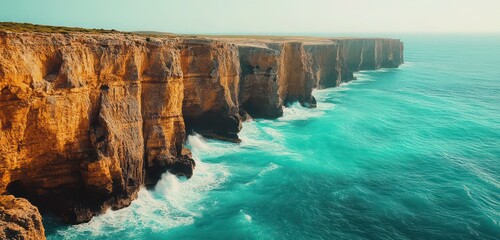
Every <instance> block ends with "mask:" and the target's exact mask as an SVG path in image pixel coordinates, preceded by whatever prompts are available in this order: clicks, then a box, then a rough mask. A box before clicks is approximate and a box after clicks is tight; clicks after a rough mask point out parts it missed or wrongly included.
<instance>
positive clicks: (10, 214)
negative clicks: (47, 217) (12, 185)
mask: <svg viewBox="0 0 500 240" xmlns="http://www.w3.org/2000/svg"><path fill="white" fill-rule="evenodd" d="M0 239H27V240H28V239H29V240H31V239H32V240H40V239H45V230H44V228H43V224H42V217H41V216H40V213H39V212H38V209H37V208H36V207H35V206H33V205H31V203H30V202H28V200H26V199H22V198H15V197H14V196H12V195H0Z"/></svg>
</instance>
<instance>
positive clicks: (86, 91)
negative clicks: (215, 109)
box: [0, 33, 194, 222]
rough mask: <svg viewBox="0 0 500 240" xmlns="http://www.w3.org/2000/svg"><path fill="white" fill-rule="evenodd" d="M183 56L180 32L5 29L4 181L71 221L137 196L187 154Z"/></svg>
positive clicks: (1, 58)
mask: <svg viewBox="0 0 500 240" xmlns="http://www.w3.org/2000/svg"><path fill="white" fill-rule="evenodd" d="M179 58H180V51H179V50H178V49H177V40H175V39H172V40H170V39H169V40H160V39H156V40H153V41H149V42H147V41H145V40H144V39H142V38H139V37H133V36H124V35H91V34H73V35H62V34H14V33H2V34H1V35H0V91H1V95H0V106H1V107H0V129H1V132H0V133H1V135H0V143H1V149H0V150H1V154H0V170H1V171H0V179H1V181H0V191H1V192H5V191H8V192H10V193H13V194H16V195H18V196H24V197H27V198H28V199H30V200H31V201H33V202H34V203H36V204H37V205H39V206H43V207H44V208H47V209H51V210H52V211H54V212H56V213H58V214H59V215H61V216H63V218H64V219H65V220H66V221H68V222H85V221H89V220H90V218H91V217H92V216H93V215H95V214H98V213H100V212H103V211H104V210H105V209H107V208H110V207H111V208H121V207H124V206H128V205H129V204H130V201H131V200H133V199H134V198H135V197H136V195H137V191H138V190H139V188H140V186H142V185H143V184H144V183H145V181H147V182H148V183H150V184H154V183H155V181H156V180H158V179H159V177H160V175H161V173H162V172H164V171H165V170H168V169H169V168H172V167H173V166H175V165H176V162H177V161H178V160H179V161H180V159H185V158H186V157H187V156H183V155H182V149H183V142H184V139H185V128H184V121H183V118H182V100H183V79H182V77H183V75H182V69H181V62H180V59H179ZM192 166H194V164H193V165H192ZM191 172H192V170H191Z"/></svg>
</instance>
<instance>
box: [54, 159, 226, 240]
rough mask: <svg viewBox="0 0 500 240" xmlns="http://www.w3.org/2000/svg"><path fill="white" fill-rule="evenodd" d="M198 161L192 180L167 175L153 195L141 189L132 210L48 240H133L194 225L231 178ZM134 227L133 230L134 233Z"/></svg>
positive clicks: (110, 213) (108, 215) (108, 214)
mask: <svg viewBox="0 0 500 240" xmlns="http://www.w3.org/2000/svg"><path fill="white" fill-rule="evenodd" d="M195 161H196V171H195V173H194V175H193V177H191V178H190V179H189V180H186V179H185V178H178V177H176V176H174V175H172V174H170V173H165V174H163V176H162V178H161V180H160V181H159V182H158V184H157V185H156V187H155V189H154V190H153V191H150V190H146V189H144V188H143V189H141V190H140V191H139V194H138V198H137V199H136V200H135V201H133V202H132V204H131V205H130V206H129V207H127V208H124V209H120V210H117V211H112V210H108V211H107V212H106V213H105V214H103V215H101V216H97V217H94V218H93V219H92V220H91V221H90V222H88V223H83V224H79V225H74V226H70V227H69V228H68V229H64V230H58V231H57V232H56V234H54V235H52V236H49V239H51V238H54V239H56V238H62V239H76V238H84V237H83V236H87V237H91V238H109V237H111V236H116V234H123V233H126V234H127V236H126V237H127V238H130V239H134V238H141V236H143V235H144V234H146V233H150V232H153V233H154V232H159V231H166V230H168V229H171V228H176V227H180V226H186V225H189V224H192V223H193V222H194V218H195V217H197V216H200V215H201V214H202V213H203V211H204V209H205V206H203V204H202V200H203V199H204V197H205V196H206V194H207V193H208V192H209V191H210V190H213V189H215V188H218V187H219V186H220V185H221V184H222V183H224V182H225V181H226V179H227V178H228V176H229V172H228V169H227V168H226V167H225V166H224V165H223V164H208V163H204V162H202V161H201V160H199V159H198V158H197V156H195ZM131 226H134V228H133V230H131V229H130V227H131ZM85 238H86V237H85Z"/></svg>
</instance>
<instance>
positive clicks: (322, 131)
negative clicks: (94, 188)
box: [46, 35, 500, 239]
mask: <svg viewBox="0 0 500 240" xmlns="http://www.w3.org/2000/svg"><path fill="white" fill-rule="evenodd" d="M401 38H402V40H403V41H404V43H405V60H406V63H405V64H404V65H402V66H401V67H400V68H399V69H384V70H378V71H365V72H361V73H359V74H357V77H358V80H356V81H353V82H351V83H349V84H346V85H342V86H340V87H338V88H333V89H326V90H318V91H315V93H314V95H315V96H316V98H317V100H318V108H316V109H305V108H301V107H300V106H298V105H293V106H291V107H290V108H287V109H285V114H284V116H283V117H282V118H280V119H276V120H259V119H257V120H255V121H252V122H246V123H244V126H243V130H242V132H241V138H242V143H241V144H232V143H227V142H220V141H215V140H206V139H203V138H202V137H200V136H198V135H194V136H190V137H189V140H188V143H189V147H190V148H191V149H192V151H193V154H194V156H195V158H196V161H197V167H196V170H195V175H194V176H193V177H192V178H191V179H189V180H186V179H178V178H176V177H174V176H172V175H170V174H165V175H164V176H163V178H162V180H161V181H160V182H159V183H158V185H157V186H156V189H155V190H153V191H148V190H141V192H140V194H139V199H138V200H136V201H134V202H133V204H132V205H131V206H130V207H129V208H125V209H122V210H118V211H109V212H108V213H106V214H104V215H102V216H99V217H95V218H94V219H93V220H92V221H91V222H89V223H86V224H81V225H76V226H64V225H60V224H57V223H54V222H48V223H47V226H46V228H47V234H48V239H500V36H494V35H491V36H485V35H484V36H471V35H470V36H469V35H447V36H445V35H421V36H418V35H408V36H401Z"/></svg>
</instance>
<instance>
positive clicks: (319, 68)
mask: <svg viewBox="0 0 500 240" xmlns="http://www.w3.org/2000/svg"><path fill="white" fill-rule="evenodd" d="M402 63H403V44H402V43H401V41H399V40H396V39H379V38H369V39H330V38H279V39H275V38H271V37H270V38H268V39H267V38H252V37H241V38H238V37H233V38H228V37H203V38H200V37H190V36H141V35H135V34H123V33H113V32H111V33H81V32H76V33H34V32H12V31H3V32H2V31H0V193H3V194H12V195H15V196H16V197H23V198H26V199H28V200H29V201H30V202H31V203H33V204H34V205H36V206H38V207H39V208H40V209H41V210H43V211H51V212H53V213H55V214H57V215H59V216H61V217H62V218H63V219H64V220H65V221H66V222H68V223H81V222H86V221H89V220H90V219H91V218H92V217H93V216H95V215H96V214H100V213H103V212H104V211H105V210H106V209H108V208H112V209H119V208H122V207H126V206H128V205H129V204H130V202H131V201H132V200H133V199H135V198H136V197H137V192H138V191H139V189H140V188H141V187H142V186H154V185H155V184H156V182H157V181H158V180H159V179H160V177H161V175H162V174H163V173H164V172H165V171H170V172H172V173H174V174H177V175H179V176H186V177H190V176H191V175H192V174H193V169H194V168H195V162H194V160H193V159H192V158H191V155H190V152H189V150H188V149H186V148H184V143H185V140H186V135H187V134H188V133H189V132H192V131H195V132H198V133H200V134H202V135H203V136H205V137H211V138H217V139H222V140H228V141H233V142H238V141H239V139H238V132H239V131H240V130H241V127H242V125H241V122H242V121H243V120H244V119H246V118H249V117H254V118H276V117H279V116H281V115H282V114H283V107H285V106H287V105H289V104H291V103H293V102H296V101H298V102H300V104H301V105H302V106H304V107H309V108H312V107H315V106H316V100H315V99H314V96H312V90H313V89H314V88H328V87H335V86H338V85H339V84H340V83H342V82H347V81H350V80H353V79H354V78H353V73H354V72H356V71H359V70H367V69H378V68H381V67H391V68H392V67H398V66H399V65H400V64H402ZM5 199H6V198H5V197H2V198H1V199H0V202H3V203H4V202H8V201H11V200H5ZM9 199H10V198H9ZM23 201H24V200H23ZM5 209H6V208H3V209H0V214H4V213H5V211H6V210H5ZM34 214H35V215H36V214H38V212H34ZM32 219H33V218H32ZM32 222H34V223H33V224H35V222H37V221H32ZM30 224H31V223H30ZM30 226H31V225H30ZM41 233H42V234H43V227H42V230H41Z"/></svg>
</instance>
